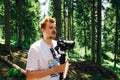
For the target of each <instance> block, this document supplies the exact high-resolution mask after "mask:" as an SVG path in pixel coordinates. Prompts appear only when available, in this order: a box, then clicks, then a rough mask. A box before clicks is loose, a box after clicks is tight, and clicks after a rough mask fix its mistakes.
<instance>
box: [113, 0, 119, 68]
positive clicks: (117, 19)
mask: <svg viewBox="0 0 120 80" xmlns="http://www.w3.org/2000/svg"><path fill="white" fill-rule="evenodd" d="M118 10H119V9H118V4H117V2H116V27H115V51H114V52H115V56H114V67H116V64H117V62H116V59H117V54H118V26H119V11H118Z"/></svg>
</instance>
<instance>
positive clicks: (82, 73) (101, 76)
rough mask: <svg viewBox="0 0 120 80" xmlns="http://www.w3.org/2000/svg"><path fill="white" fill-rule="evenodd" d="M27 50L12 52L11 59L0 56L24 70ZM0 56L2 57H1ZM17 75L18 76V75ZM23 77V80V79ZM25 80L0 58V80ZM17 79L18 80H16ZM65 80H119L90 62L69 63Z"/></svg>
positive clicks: (108, 71)
mask: <svg viewBox="0 0 120 80" xmlns="http://www.w3.org/2000/svg"><path fill="white" fill-rule="evenodd" d="M27 53H28V51H27V50H19V49H15V50H12V57H11V56H8V55H3V54H5V53H4V51H2V50H0V56H4V57H6V58H7V59H8V60H9V61H11V62H13V63H14V64H16V65H18V66H19V67H20V68H22V69H24V70H25V66H26V58H27ZM1 54H2V55H1ZM18 74H19V75H18ZM23 76H24V79H23ZM16 77H17V80H25V75H21V73H20V72H19V71H17V69H15V68H13V67H12V66H11V65H9V63H6V62H5V61H4V60H3V59H1V58H0V80H16ZM18 78H19V79H18ZM66 80H120V79H118V76H117V74H115V73H114V72H112V71H110V70H108V69H106V68H104V67H102V66H99V65H97V64H95V63H92V62H90V61H78V62H73V61H70V67H69V71H68V76H67V79H66Z"/></svg>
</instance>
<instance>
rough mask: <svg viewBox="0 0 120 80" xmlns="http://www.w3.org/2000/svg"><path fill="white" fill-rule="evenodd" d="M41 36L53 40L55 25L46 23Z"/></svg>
mask: <svg viewBox="0 0 120 80" xmlns="http://www.w3.org/2000/svg"><path fill="white" fill-rule="evenodd" d="M42 32H43V36H44V37H47V38H50V39H54V38H55V37H56V24H55V23H50V22H47V23H46V27H45V29H42Z"/></svg>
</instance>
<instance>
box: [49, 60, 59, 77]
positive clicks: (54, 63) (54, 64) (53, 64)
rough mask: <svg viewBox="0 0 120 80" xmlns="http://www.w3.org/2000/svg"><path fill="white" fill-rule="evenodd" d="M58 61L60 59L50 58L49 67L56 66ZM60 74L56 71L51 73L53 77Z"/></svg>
mask: <svg viewBox="0 0 120 80" xmlns="http://www.w3.org/2000/svg"><path fill="white" fill-rule="evenodd" d="M58 62H59V61H58V59H53V60H49V61H48V65H49V68H54V67H55V66H56V64H58ZM58 75H59V73H54V74H51V75H50V76H51V77H52V78H53V77H56V76H58Z"/></svg>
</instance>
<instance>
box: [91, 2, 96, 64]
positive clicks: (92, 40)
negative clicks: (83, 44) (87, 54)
mask: <svg viewBox="0 0 120 80" xmlns="http://www.w3.org/2000/svg"><path fill="white" fill-rule="evenodd" d="M91 13H92V14H91V16H92V17H91V60H92V61H93V62H95V0H92V12H91Z"/></svg>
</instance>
